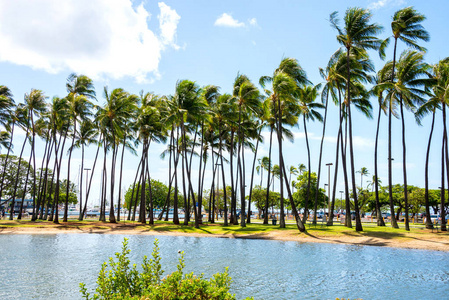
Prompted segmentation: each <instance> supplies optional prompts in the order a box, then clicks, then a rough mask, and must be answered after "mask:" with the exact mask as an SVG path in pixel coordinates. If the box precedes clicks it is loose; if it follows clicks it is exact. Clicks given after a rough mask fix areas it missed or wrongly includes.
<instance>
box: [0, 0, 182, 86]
mask: <svg viewBox="0 0 449 300" xmlns="http://www.w3.org/2000/svg"><path fill="white" fill-rule="evenodd" d="M159 9H160V14H159V16H158V19H159V27H160V28H159V30H160V35H157V34H156V33H155V32H156V30H157V28H155V29H156V30H155V29H150V28H149V27H148V21H149V19H150V16H151V14H150V12H149V11H147V10H146V9H145V8H144V6H143V3H141V4H140V5H138V6H133V2H132V1H131V0H97V1H90V0H67V1H63V2H61V1H58V0H42V1H26V0H15V1H1V2H0V45H2V51H1V52H0V61H8V62H11V63H14V64H18V65H25V66H29V67H31V68H33V69H41V70H45V71H47V72H50V73H58V72H61V71H70V72H76V73H82V74H86V75H88V76H91V77H93V78H94V79H96V78H101V77H106V78H114V79H118V78H122V77H126V76H129V77H133V78H135V79H136V81H138V82H145V81H148V80H149V78H150V77H154V76H155V77H157V76H158V65H159V61H160V59H161V54H162V52H163V50H164V49H166V48H167V47H173V48H174V49H179V46H178V45H177V44H176V41H175V40H176V29H177V25H178V22H179V19H180V16H179V15H178V14H177V13H176V11H175V10H173V9H171V8H170V7H169V6H167V5H166V4H164V3H163V2H160V3H159Z"/></svg>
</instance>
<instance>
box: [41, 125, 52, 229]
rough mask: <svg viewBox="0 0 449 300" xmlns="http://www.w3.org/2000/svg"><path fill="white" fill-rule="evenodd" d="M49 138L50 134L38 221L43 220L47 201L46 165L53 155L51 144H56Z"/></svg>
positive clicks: (46, 165)
mask: <svg viewBox="0 0 449 300" xmlns="http://www.w3.org/2000/svg"><path fill="white" fill-rule="evenodd" d="M51 136H52V134H50V135H49V138H50V150H49V154H48V156H47V163H46V164H45V175H44V180H43V186H42V190H41V192H40V199H41V209H40V215H39V219H41V220H44V209H45V203H46V202H47V205H48V201H46V199H47V190H48V165H49V164H50V159H51V156H52V154H53V144H54V143H55V142H56V141H53V139H52V138H51ZM53 173H54V172H53ZM45 219H46V218H45Z"/></svg>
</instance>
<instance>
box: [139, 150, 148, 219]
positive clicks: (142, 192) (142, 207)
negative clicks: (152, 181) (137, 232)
mask: <svg viewBox="0 0 449 300" xmlns="http://www.w3.org/2000/svg"><path fill="white" fill-rule="evenodd" d="M146 146H147V141H144V142H143V147H142V169H141V174H140V178H141V179H140V182H141V188H140V209H139V222H140V223H142V224H146V223H147V221H146V215H145V205H146V200H145V189H146V179H145V174H146V173H145V170H146V168H147V166H146V160H145V153H146V149H145V148H146Z"/></svg>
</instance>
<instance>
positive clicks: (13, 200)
mask: <svg viewBox="0 0 449 300" xmlns="http://www.w3.org/2000/svg"><path fill="white" fill-rule="evenodd" d="M28 135H29V130H28V126H27V131H26V134H25V139H24V140H23V144H22V150H20V155H19V163H18V165H17V173H16V182H15V184H14V192H13V194H12V200H11V212H10V214H9V219H10V220H13V218H14V204H15V200H16V193H17V185H18V184H19V173H20V166H21V165H22V155H23V150H24V149H25V145H26V142H27V139H28Z"/></svg>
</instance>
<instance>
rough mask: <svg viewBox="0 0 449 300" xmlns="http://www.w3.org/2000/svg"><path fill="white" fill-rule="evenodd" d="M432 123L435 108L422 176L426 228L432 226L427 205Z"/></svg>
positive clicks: (433, 123)
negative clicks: (423, 175) (423, 174)
mask: <svg viewBox="0 0 449 300" xmlns="http://www.w3.org/2000/svg"><path fill="white" fill-rule="evenodd" d="M434 125H435V109H434V110H433V112H432V125H431V127H430V134H429V142H428V143H427V151H426V165H425V177H424V184H425V190H424V200H425V207H426V228H427V229H432V228H433V224H432V220H431V218H430V205H429V156H430V144H431V142H432V135H433V128H434Z"/></svg>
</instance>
